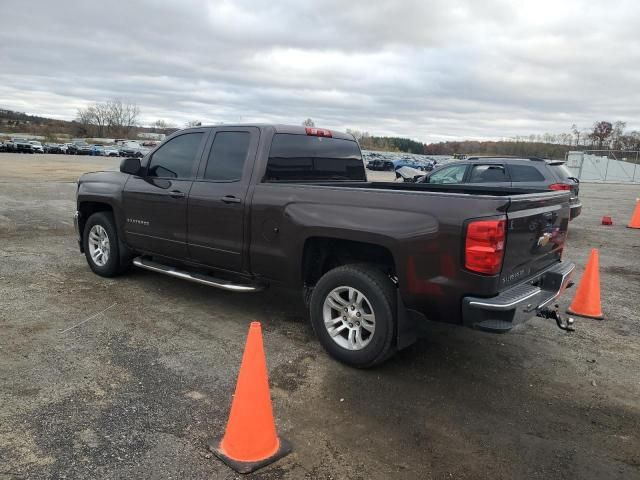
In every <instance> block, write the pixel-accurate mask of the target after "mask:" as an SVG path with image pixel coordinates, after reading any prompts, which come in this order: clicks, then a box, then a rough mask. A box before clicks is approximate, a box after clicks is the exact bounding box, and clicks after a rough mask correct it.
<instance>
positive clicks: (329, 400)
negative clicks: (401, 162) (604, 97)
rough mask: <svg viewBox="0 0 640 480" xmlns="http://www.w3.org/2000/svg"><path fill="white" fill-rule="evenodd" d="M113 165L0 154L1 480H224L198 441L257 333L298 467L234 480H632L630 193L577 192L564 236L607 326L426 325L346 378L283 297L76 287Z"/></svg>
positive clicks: (634, 318)
mask: <svg viewBox="0 0 640 480" xmlns="http://www.w3.org/2000/svg"><path fill="white" fill-rule="evenodd" d="M117 163H118V161H117V159H113V160H110V159H93V158H86V157H85V158H81V157H65V156H47V155H41V156H33V155H31V156H27V155H24V156H20V155H10V154H0V321H1V331H2V335H1V336H0V365H2V368H1V369H0V478H12V479H13V478H56V479H57V478H74V479H78V478H194V479H196V478H198V479H200V478H221V479H222V478H223V479H228V478H236V477H237V475H236V474H235V473H234V472H232V471H231V470H229V469H228V468H227V467H226V466H224V465H223V464H221V463H220V462H218V461H217V460H216V459H215V458H211V456H210V454H209V453H208V451H207V448H206V439H207V437H209V436H210V435H213V434H220V433H221V432H222V430H223V428H224V425H225V422H226V418H227V414H228V408H229V402H230V399H231V395H232V392H233V388H234V382H235V376H236V374H237V368H238V365H239V361H240V357H241V354H242V346H243V343H244V339H245V335H246V332H247V327H248V325H249V322H250V321H252V320H254V319H257V320H260V321H262V322H263V329H264V331H265V345H266V349H267V357H268V363H269V370H270V380H271V384H272V396H273V400H274V408H275V414H276V417H277V419H278V426H279V431H280V433H281V434H282V435H283V436H284V437H286V438H287V439H289V440H290V441H291V443H292V444H293V445H294V453H293V454H291V455H289V456H288V457H286V458H285V459H283V460H281V461H279V462H277V463H276V464H273V465H271V466H270V467H267V468H266V469H264V470H261V471H259V472H258V473H257V474H256V475H254V476H249V477H248V478H266V479H269V478H274V479H275V478H287V479H301V478H309V479H316V478H317V479H389V478H407V479H409V478H411V479H413V478H420V479H430V478H443V479H444V478H447V479H449V478H456V479H473V478H494V479H495V478H505V479H513V478H539V479H554V478H566V479H578V478H580V479H617V478H619V479H622V478H624V479H630V478H640V433H639V432H640V400H639V399H640V347H639V343H638V340H639V338H640V318H639V314H638V312H639V311H640V308H639V307H640V230H630V229H626V228H625V227H624V224H626V222H627V221H628V219H629V217H630V215H631V212H632V209H633V206H634V200H635V198H636V197H637V196H639V194H640V188H639V187H638V186H628V185H626V186H623V185H594V184H584V185H583V186H582V188H581V197H582V200H583V203H584V210H583V214H582V216H581V217H579V218H578V219H577V220H576V221H574V222H572V225H571V231H570V235H569V237H570V245H569V249H568V252H567V253H568V256H569V257H570V258H572V259H573V260H574V261H576V263H577V264H578V265H579V272H578V277H577V278H580V275H581V273H582V267H583V266H584V263H585V261H586V259H587V255H588V253H589V249H590V248H592V247H597V248H599V249H600V254H601V259H600V261H601V275H602V298H603V309H604V312H605V315H606V320H604V321H597V320H582V319H577V320H576V326H577V332H575V333H574V334H566V333H564V332H562V331H560V330H559V329H557V328H556V327H555V326H554V325H552V324H551V322H550V321H548V320H542V319H533V320H532V321H530V322H528V323H527V324H525V325H524V326H522V327H520V328H518V329H516V330H514V331H512V332H511V333H509V334H507V335H499V336H498V335H492V334H488V333H482V332H477V331H473V330H469V329H463V328H459V327H454V326H447V325H439V324H426V325H424V328H423V330H424V332H423V333H424V338H423V339H422V340H420V341H419V342H418V343H417V344H416V345H414V346H413V347H411V348H409V349H408V350H406V351H403V352H401V353H400V354H399V355H397V356H396V357H395V358H394V359H392V360H391V361H389V362H388V363H386V364H385V365H383V366H382V367H380V368H377V369H375V370H370V371H358V370H354V369H351V368H348V367H345V366H343V365H341V364H338V363H336V362H334V361H332V360H331V359H329V358H328V357H327V356H326V355H325V354H324V353H323V351H322V350H321V348H320V346H319V344H318V343H317V342H316V340H315V339H314V338H313V334H312V332H311V329H310V327H309V325H308V322H307V317H306V314H305V311H304V309H303V307H302V305H301V302H300V301H299V299H298V297H297V295H292V294H289V293H287V292H281V291H273V290H270V291H267V292H264V293H260V294H248V295H247V294H245V295H239V294H229V293H225V292H220V291H217V290H213V289H211V288H208V287H205V286H200V285H195V284H191V283H187V282H183V281H180V280H177V279H172V278H168V277H164V276H161V275H157V274H153V273H150V272H145V271H139V270H135V271H133V272H132V273H131V274H129V275H128V276H125V277H121V278H118V279H109V280H107V279H103V278H100V277H97V276H95V275H94V274H92V273H91V271H90V270H89V268H88V266H87V265H86V262H85V259H84V257H83V256H82V255H81V254H80V253H79V252H78V249H77V246H76V243H75V238H74V235H73V226H72V221H71V218H72V213H73V211H74V207H75V206H74V193H75V183H74V181H75V178H76V177H77V174H78V172H80V171H84V170H87V171H88V170H95V169H97V168H101V167H104V166H108V167H111V168H115V167H116V166H117ZM605 214H608V215H612V216H613V220H614V222H615V225H614V226H613V227H603V226H601V225H600V218H601V217H602V215H605ZM571 295H573V291H571V292H569V294H568V295H565V297H564V298H562V302H561V304H562V305H563V306H566V305H567V304H568V302H569V300H570V297H571ZM108 307H111V308H109V309H108V310H107V311H105V312H104V313H102V314H100V315H98V316H95V317H93V318H91V319H90V320H88V321H86V322H85V323H83V324H81V325H79V326H76V327H75V328H70V327H73V326H74V325H77V324H78V323H80V322H82V321H84V320H87V319H89V318H90V317H91V316H92V315H94V314H96V313H98V312H101V311H102V310H104V309H106V308H108Z"/></svg>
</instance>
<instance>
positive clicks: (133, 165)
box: [120, 158, 142, 175]
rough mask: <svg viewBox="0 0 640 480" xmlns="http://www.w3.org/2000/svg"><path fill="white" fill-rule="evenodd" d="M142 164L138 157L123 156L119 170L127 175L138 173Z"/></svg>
mask: <svg viewBox="0 0 640 480" xmlns="http://www.w3.org/2000/svg"><path fill="white" fill-rule="evenodd" d="M141 168H142V164H141V163H140V159H139V158H125V159H124V160H122V161H121V162H120V171H121V172H122V173H128V174H129V175H138V174H139V173H140V169H141Z"/></svg>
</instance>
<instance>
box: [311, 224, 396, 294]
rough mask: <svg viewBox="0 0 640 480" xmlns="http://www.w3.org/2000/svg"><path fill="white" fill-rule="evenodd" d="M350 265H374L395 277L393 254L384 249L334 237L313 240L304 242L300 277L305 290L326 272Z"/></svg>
mask: <svg viewBox="0 0 640 480" xmlns="http://www.w3.org/2000/svg"><path fill="white" fill-rule="evenodd" d="M350 263H367V264H372V265H376V266H378V267H379V268H380V270H382V271H383V272H384V273H386V274H388V275H389V276H395V274H396V267H395V261H394V258H393V254H392V253H391V250H389V248H387V247H386V246H383V245H380V244H376V243H369V242H361V241H357V240H346V239H341V238H334V237H323V236H313V237H309V238H307V239H306V240H305V242H304V247H303V252H302V262H301V268H302V270H301V277H302V282H303V285H304V286H305V287H313V286H314V285H315V284H316V283H317V281H318V280H319V279H320V277H322V275H324V274H325V273H326V272H328V271H329V270H331V269H333V268H336V267H339V266H341V265H347V264H350Z"/></svg>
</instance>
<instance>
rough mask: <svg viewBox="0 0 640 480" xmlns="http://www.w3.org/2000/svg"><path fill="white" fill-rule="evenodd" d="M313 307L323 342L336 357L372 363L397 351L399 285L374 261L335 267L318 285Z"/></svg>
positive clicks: (357, 363) (364, 365)
mask: <svg viewBox="0 0 640 480" xmlns="http://www.w3.org/2000/svg"><path fill="white" fill-rule="evenodd" d="M309 309H310V314H311V323H312V325H313V329H314V331H315V332H316V335H317V336H318V339H319V341H320V343H321V344H322V346H323V347H324V349H325V350H326V351H327V352H328V353H329V354H330V355H331V356H332V357H334V358H336V359H337V360H339V361H341V362H343V363H346V364H348V365H351V366H354V367H358V368H368V367H372V366H374V365H377V364H379V363H382V362H383V361H384V360H386V359H387V358H389V357H390V356H391V355H393V353H395V343H394V339H395V331H396V293H395V286H394V284H393V282H391V280H390V279H389V277H387V276H386V275H385V274H384V273H383V272H381V271H380V270H379V269H377V268H376V267H375V266H371V265H344V266H342V267H338V268H335V269H333V270H330V271H329V272H327V273H326V274H325V275H324V276H323V277H322V278H321V279H320V280H319V281H318V284H317V285H316V286H315V288H314V289H313V293H312V294H311V303H310V306H309Z"/></svg>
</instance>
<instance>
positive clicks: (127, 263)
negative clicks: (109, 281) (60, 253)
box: [82, 212, 131, 277]
mask: <svg viewBox="0 0 640 480" xmlns="http://www.w3.org/2000/svg"><path fill="white" fill-rule="evenodd" d="M94 227H95V228H94ZM105 237H106V240H107V243H106V244H105V243H104V242H100V241H98V245H100V246H101V247H102V248H101V251H102V250H103V249H104V246H106V247H107V249H106V250H107V252H106V254H105V252H103V255H102V256H99V255H96V243H95V242H94V239H96V238H97V239H98V240H100V239H102V238H105ZM82 245H83V247H84V254H85V257H86V258H87V263H88V264H89V267H90V268H91V270H93V273H95V274H97V275H100V276H101V277H115V276H117V275H120V274H122V273H124V272H126V271H127V270H129V268H130V267H131V259H130V258H127V257H125V258H121V247H120V242H119V239H118V232H117V231H116V224H115V221H114V218H113V213H111V212H97V213H94V214H93V215H91V216H90V217H89V219H88V220H87V223H86V224H85V226H84V232H83V235H82ZM105 257H106V258H105ZM102 262H104V263H102Z"/></svg>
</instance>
